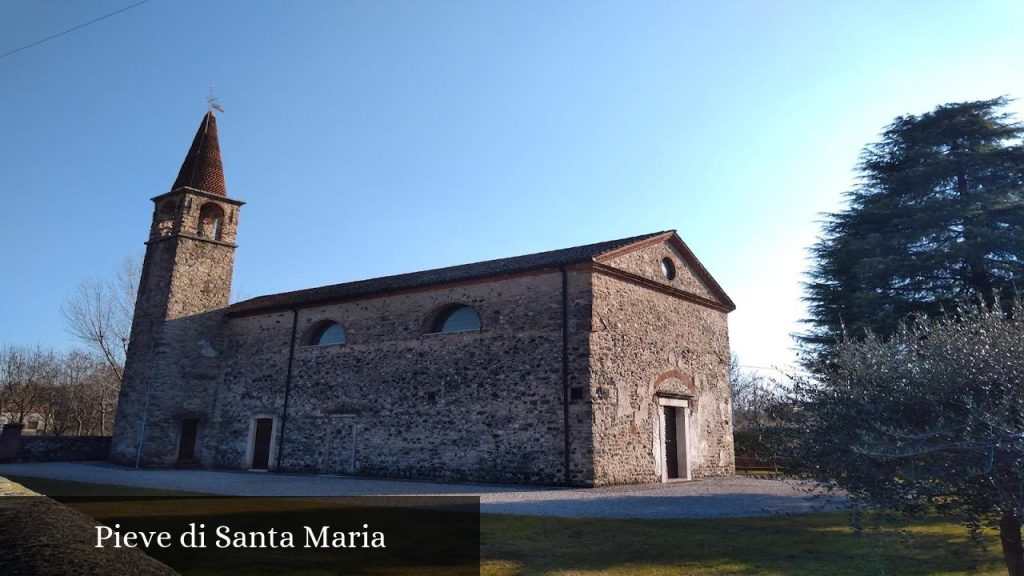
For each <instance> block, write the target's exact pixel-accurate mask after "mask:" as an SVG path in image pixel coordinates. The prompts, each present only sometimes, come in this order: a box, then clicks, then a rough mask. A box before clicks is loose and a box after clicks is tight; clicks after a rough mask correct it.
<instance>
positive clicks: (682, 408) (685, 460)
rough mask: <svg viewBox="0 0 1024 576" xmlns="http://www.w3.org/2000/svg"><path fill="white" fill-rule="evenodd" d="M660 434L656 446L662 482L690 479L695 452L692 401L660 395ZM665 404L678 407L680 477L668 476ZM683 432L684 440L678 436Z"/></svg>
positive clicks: (677, 449)
mask: <svg viewBox="0 0 1024 576" xmlns="http://www.w3.org/2000/svg"><path fill="white" fill-rule="evenodd" d="M657 400H658V434H657V442H658V445H657V446H655V450H657V453H658V455H659V456H660V458H659V460H660V463H661V481H662V482H680V481H684V480H690V479H691V475H690V467H691V466H690V460H691V458H690V455H691V454H693V451H692V449H691V447H690V446H691V443H690V436H691V434H690V401H689V400H687V399H685V398H668V397H663V396H658V397H657ZM665 406H672V407H674V408H678V410H676V435H677V438H676V461H677V463H678V466H679V472H680V474H679V478H669V477H668V458H667V457H666V455H665V410H664V407H665ZM680 433H681V434H682V441H680V439H679V438H678V436H679V435H680Z"/></svg>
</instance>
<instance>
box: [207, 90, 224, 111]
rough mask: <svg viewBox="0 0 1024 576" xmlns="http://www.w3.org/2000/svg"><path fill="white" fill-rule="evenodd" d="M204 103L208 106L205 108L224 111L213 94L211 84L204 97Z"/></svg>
mask: <svg viewBox="0 0 1024 576" xmlns="http://www.w3.org/2000/svg"><path fill="white" fill-rule="evenodd" d="M206 104H207V106H208V108H207V109H208V110H209V111H211V112H212V111H213V110H216V111H218V112H223V111H224V107H223V106H221V105H220V101H218V99H217V97H216V96H214V95H213V86H210V95H209V96H207V97H206Z"/></svg>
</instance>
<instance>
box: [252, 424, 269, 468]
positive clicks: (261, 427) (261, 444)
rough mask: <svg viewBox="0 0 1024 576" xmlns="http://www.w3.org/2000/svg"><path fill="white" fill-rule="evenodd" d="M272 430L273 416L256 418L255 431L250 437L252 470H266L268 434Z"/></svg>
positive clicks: (267, 464)
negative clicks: (251, 443) (251, 437)
mask: <svg viewBox="0 0 1024 576" xmlns="http://www.w3.org/2000/svg"><path fill="white" fill-rule="evenodd" d="M273 430H274V419H273V418H257V419H256V433H255V434H254V435H253V439H252V442H253V445H252V469H253V470H266V469H267V468H269V467H270V435H271V433H272V432H273Z"/></svg>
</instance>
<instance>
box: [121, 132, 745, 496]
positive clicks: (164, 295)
mask: <svg viewBox="0 0 1024 576" xmlns="http://www.w3.org/2000/svg"><path fill="white" fill-rule="evenodd" d="M152 200H153V204H154V211H153V221H152V224H151V226H150V231H149V239H148V241H147V242H146V256H145V261H144V264H143V269H142V278H141V281H140V285H139V293H138V301H137V304H136V309H135V317H134V323H133V325H132V332H131V342H130V346H129V349H128V357H127V362H126V366H125V376H124V385H123V387H122V390H121V395H120V400H119V404H118V413H117V419H116V425H115V430H114V438H113V445H112V451H111V459H112V460H113V461H114V462H116V463H119V464H124V465H130V466H143V467H173V466H180V467H208V468H226V469H231V468H234V469H250V470H270V471H288V472H311V473H320V474H343V475H365V476H377V477H389V478H424V479H441V480H451V481H487V482H512V483H531V484H562V485H576V486H598V485H608V484H628V483H641V482H667V481H673V480H677V479H679V480H682V479H690V478H699V477H706V476H716V475H725V474H732V473H733V471H734V460H733V443H732V420H731V418H732V414H731V412H732V410H731V400H730V391H729V383H728V376H727V372H728V369H727V366H728V363H729V339H728V328H727V319H726V316H727V314H728V313H729V312H730V311H732V310H733V309H734V308H735V306H734V305H733V303H732V301H731V300H730V299H729V297H728V296H727V295H726V294H725V292H724V291H723V290H722V288H721V287H720V286H719V285H718V283H717V282H715V280H714V279H713V278H712V277H711V275H710V274H709V273H708V271H707V270H705V269H704V267H703V266H702V265H701V264H700V262H699V261H698V260H697V258H696V257H694V255H693V253H691V252H690V250H689V249H688V248H687V246H686V244H684V243H683V241H682V240H681V239H680V238H679V236H678V235H677V234H676V233H675V232H674V231H667V232H655V233H651V234H644V235H642V236H636V237H633V238H624V239H620V240H611V241H607V242H600V243H597V244H590V245H587V246H578V247H575V248H566V249H562V250H553V251H550V252H542V253H539V254H530V255H526V256H517V257H514V258H502V259H499V260H490V261H486V262H477V263H474V264H465V265H461V266H452V267H449V268H440V269H436V270H427V271H423V272H413V273H409V274H399V275H397V276H388V277H384V278H373V279H370V280H360V281H356V282H346V283H343V284H335V285H331V286H322V287H319V288H310V289H306V290H298V291H295V292H285V293H281V294H271V295H268V296H260V297H258V298H253V299H250V300H245V301H243V302H237V303H235V304H229V295H230V293H231V274H232V267H233V261H234V254H235V249H236V244H235V238H236V231H237V229H238V225H239V222H240V219H241V209H242V206H243V204H244V203H243V202H241V201H239V200H236V199H233V198H232V197H230V196H228V193H227V188H226V186H225V181H224V172H223V168H222V164H221V155H220V147H219V144H218V137H217V120H216V118H215V116H214V115H213V113H212V112H210V113H207V114H206V115H205V117H204V118H203V120H202V123H201V125H200V127H199V130H198V132H197V133H196V136H195V139H194V140H193V142H192V146H191V148H190V149H189V151H188V155H187V156H186V158H185V161H184V163H183V164H182V166H181V170H180V171H179V173H178V177H177V179H176V180H175V181H174V184H173V186H171V190H170V191H169V192H166V193H164V194H161V195H159V196H156V197H155V198H153V199H152Z"/></svg>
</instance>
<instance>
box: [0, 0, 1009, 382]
mask: <svg viewBox="0 0 1024 576" xmlns="http://www.w3.org/2000/svg"><path fill="white" fill-rule="evenodd" d="M130 3H131V0H102V1H101V0H94V1H90V2H76V1H70V0H67V1H46V2H40V1H36V0H6V1H5V2H2V3H0V53H3V52H6V51H8V50H12V49H14V48H17V47H19V46H21V45H24V44H28V43H30V42H33V41H35V40H38V39H40V38H43V37H46V36H48V35H50V34H53V33H56V32H59V31H61V30H64V29H67V28H70V27H72V26H75V25H78V24H81V23H83V22H86V21H88V20H91V19H93V18H96V17H98V16H102V15H103V14H106V13H108V12H112V11H114V10H117V9H119V8H121V7H123V6H126V5H128V4H130ZM1022 29H1024V3H1021V2H1019V0H1007V1H1005V2H995V1H993V2H984V1H979V2H952V1H950V2H943V1H937V0H927V1H924V0H922V1H918V2H909V1H907V2H892V1H883V2H867V1H856V2H854V1H850V2H822V1H819V0H810V1H806V2H787V1H782V0H779V1H768V0H765V1H759V2H740V1H735V2H702V3H697V2H681V1H671V2H634V1H630V2H594V1H586V2H547V1H543V2H542V1H524V2H519V1H516V2H513V1H506V2H476V1H468V0H467V1H465V2H447V1H440V0H433V1H429V2H422V1H410V2H378V1H369V0H367V1H364V2H336V1H322V2H305V1H295V2H283V1H280V2H269V1H262V2H240V1H238V2H209V1H198V0H194V1H193V0H190V1H171V0H151V1H150V2H149V3H147V4H144V5H142V6H139V7H137V8H134V9H132V10H129V11H127V12H124V13H122V14H119V15H117V16H114V17H112V18H109V19H106V20H103V21H101V22H99V23H97V24H95V25H92V26H89V27H87V28H84V29H81V30H79V31H77V32H73V33H71V34H68V35H65V36H63V37H60V38H58V39H55V40H53V41H50V42H47V43H45V44H42V45H40V46H37V47H34V48H31V49H29V50H25V51H22V52H19V53H17V54H14V55H11V56H9V57H6V58H0V117H2V118H3V129H2V130H0V246H2V252H0V278H2V280H0V344H2V343H24V344H35V343H40V344H43V345H52V346H55V347H59V348H64V347H68V346H70V345H71V341H70V339H69V337H68V336H67V334H66V333H65V331H64V327H63V325H62V320H61V316H60V304H61V302H62V300H63V299H64V298H65V297H66V296H67V295H68V294H69V293H71V292H72V291H73V289H74V287H75V285H76V284H77V283H78V282H79V281H80V280H81V279H83V278H87V277H90V276H99V275H104V274H109V273H110V272H111V271H112V270H113V269H114V268H115V267H116V266H117V264H118V262H119V261H120V260H121V259H122V258H123V257H124V256H126V255H129V254H141V253H142V250H143V245H142V242H143V240H144V239H145V237H146V234H147V230H148V225H149V218H150V214H151V211H152V206H151V203H150V202H149V200H148V199H149V198H150V197H152V196H155V195H157V194H160V193H162V192H165V191H167V190H168V188H169V187H170V185H171V183H172V182H173V180H174V177H175V175H176V174H177V170H178V167H179V165H180V163H181V161H182V159H183V158H184V155H185V152H186V151H187V149H188V145H189V143H190V141H191V138H192V136H193V134H194V132H195V129H196V127H197V125H198V123H199V120H200V118H201V116H202V114H203V112H204V111H205V106H206V104H205V96H206V94H207V91H208V90H209V88H210V86H211V84H212V85H216V92H217V95H218V96H219V98H220V101H221V102H222V104H223V105H224V107H225V108H226V110H227V112H226V113H225V114H223V115H221V117H220V119H219V125H220V132H221V134H220V136H221V147H222V151H223V155H224V164H225V170H226V172H227V182H228V191H229V194H231V195H232V196H233V197H236V198H239V199H242V200H245V201H247V202H248V205H247V206H246V207H245V209H244V210H243V213H242V220H241V228H240V233H239V244H240V248H239V251H238V258H237V262H236V269H235V283H234V291H235V293H236V295H237V296H238V297H240V298H246V297H252V296H257V295H260V294H266V293H272V292H277V291H283V290H289V289H296V288H305V287H311V286H317V285H323V284H331V283H336V282H342V281H347V280H355V279H360V278H367V277H373V276H379V275H384V274H391V273H399V272H408V271H413V270H419V269H425V268H432V267H437V266H444V265H449V264H458V263H465V262H472V261H477V260H482V259H489V258H496V257H503V256H512V255H517V254H523V253H529V252H535V251H541V250H548V249H554V248H561V247H566V246H572V245H576V244H583V243H589V242H596V241H601V240H607V239H612V238H618V237H623V236H629V235H634V234H639V233H645V232H649V231H655V230H661V229H668V228H675V229H678V231H679V233H680V234H681V235H682V237H683V239H684V240H686V241H687V242H688V243H689V245H690V247H691V248H693V250H694V251H695V252H696V254H697V256H698V257H699V258H700V259H701V260H702V261H703V262H704V264H705V265H706V266H707V268H708V269H709V270H710V271H711V272H712V274H713V275H715V276H716V278H717V279H718V280H719V282H720V283H721V284H722V285H723V286H724V287H725V289H726V290H727V291H728V292H729V293H730V295H731V296H732V297H733V299H734V300H735V301H736V303H737V305H738V306H739V308H738V310H737V311H736V312H735V313H733V314H732V315H731V316H730V325H731V337H732V342H733V348H734V350H736V351H737V352H738V353H739V354H740V357H741V360H742V362H743V363H744V364H749V365H759V366H771V365H779V366H786V365H789V364H791V363H792V361H793V356H792V353H791V350H790V349H791V346H792V342H791V340H790V338H789V334H790V332H792V331H794V330H796V329H798V325H797V324H796V323H795V321H796V320H797V319H798V318H800V317H801V316H802V314H803V309H802V305H801V304H800V301H799V299H800V296H801V288H800V282H801V274H802V272H803V271H804V270H806V268H807V261H806V248H807V246H808V245H810V244H811V243H812V242H813V241H814V238H815V236H816V234H817V232H818V223H817V220H818V217H819V213H821V212H822V211H827V210H834V209H836V208H837V207H839V206H840V205H841V204H840V202H841V193H842V192H843V191H845V190H847V189H849V188H850V187H851V186H852V184H853V182H854V174H853V172H852V168H853V166H854V164H855V162H856V159H857V154H858V152H859V150H860V149H861V147H862V146H863V145H864V144H866V143H868V142H870V141H873V140H874V139H876V137H877V135H878V133H879V132H880V130H881V129H882V127H883V126H884V125H885V124H887V123H888V122H889V121H890V120H891V119H892V118H893V117H894V116H896V115H899V114H904V113H920V112H925V111H927V110H929V109H931V108H933V107H934V106H935V105H937V104H939V103H943V102H949V101H961V100H969V99H982V98H991V97H994V96H998V95H1001V94H1008V95H1011V96H1017V97H1024V74H1021V71H1022V70H1024V34H1022V33H1021V30H1022ZM1014 110H1016V111H1018V112H1020V111H1021V110H1022V107H1021V105H1020V103H1017V104H1015V105H1014Z"/></svg>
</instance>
